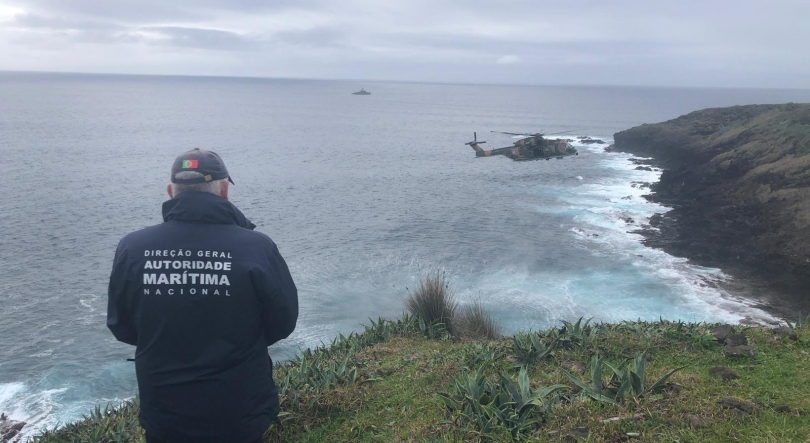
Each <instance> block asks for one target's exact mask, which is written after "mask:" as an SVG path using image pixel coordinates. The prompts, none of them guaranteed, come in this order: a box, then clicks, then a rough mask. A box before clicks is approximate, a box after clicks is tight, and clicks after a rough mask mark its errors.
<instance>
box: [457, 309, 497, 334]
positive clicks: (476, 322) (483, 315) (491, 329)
mask: <svg viewBox="0 0 810 443" xmlns="http://www.w3.org/2000/svg"><path fill="white" fill-rule="evenodd" d="M453 329H454V330H455V333H456V336H458V337H465V338H471V339H475V340H495V339H497V338H498V337H500V335H501V334H500V328H499V327H498V325H497V324H496V323H495V320H493V319H492V317H491V316H490V315H489V313H488V312H487V311H486V310H485V309H484V306H483V304H482V303H481V302H480V301H479V300H476V301H475V302H473V303H471V304H468V305H464V306H462V307H461V308H459V309H458V311H457V313H456V316H455V318H454V319H453Z"/></svg>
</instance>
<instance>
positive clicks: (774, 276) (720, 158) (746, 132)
mask: <svg viewBox="0 0 810 443" xmlns="http://www.w3.org/2000/svg"><path fill="white" fill-rule="evenodd" d="M614 138H615V148H614V149H615V150H617V151H624V152H630V153H633V154H635V155H639V156H645V157H652V158H654V160H653V162H654V163H656V164H657V166H660V167H661V168H663V169H664V170H665V172H664V173H663V175H662V176H661V180H660V182H659V183H658V184H656V185H654V186H653V191H654V193H655V194H654V196H652V197H651V198H654V199H655V201H657V202H660V203H663V204H665V205H668V206H671V207H672V208H673V210H672V211H670V212H668V213H667V214H665V215H664V216H662V217H655V218H653V219H652V220H651V225H652V226H653V227H654V228H658V230H647V231H646V237H647V240H646V243H647V244H649V245H650V246H655V247H662V248H664V249H665V250H667V251H668V252H670V253H673V254H675V255H678V256H683V257H688V258H690V259H692V260H693V261H694V262H695V263H697V264H701V265H705V266H712V267H719V268H721V269H724V270H726V271H727V272H729V273H731V274H732V275H734V276H735V277H736V278H737V279H746V280H749V281H751V282H753V283H755V285H756V286H757V287H759V288H760V289H761V290H762V292H767V293H769V294H771V295H772V296H771V302H773V301H775V302H776V304H777V305H778V306H779V307H780V308H781V310H782V311H783V312H787V311H796V310H804V312H805V313H806V312H807V311H808V310H810V104H794V103H788V104H783V105H751V106H734V107H730V108H716V109H704V110H702V111H696V112H692V113H690V114H687V115H684V116H681V117H678V118H676V119H674V120H670V121H666V122H663V123H656V124H645V125H641V126H638V127H635V128H632V129H628V130H626V131H622V132H619V133H617V134H615V137H614ZM774 295H775V296H774Z"/></svg>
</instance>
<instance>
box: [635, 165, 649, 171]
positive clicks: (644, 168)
mask: <svg viewBox="0 0 810 443" xmlns="http://www.w3.org/2000/svg"><path fill="white" fill-rule="evenodd" d="M652 170H653V169H652V168H651V167H649V166H636V171H652Z"/></svg>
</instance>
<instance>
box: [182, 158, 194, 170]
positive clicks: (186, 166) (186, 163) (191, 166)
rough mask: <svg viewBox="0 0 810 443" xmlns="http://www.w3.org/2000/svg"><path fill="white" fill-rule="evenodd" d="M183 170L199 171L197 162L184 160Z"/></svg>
mask: <svg viewBox="0 0 810 443" xmlns="http://www.w3.org/2000/svg"><path fill="white" fill-rule="evenodd" d="M183 169H197V160H183Z"/></svg>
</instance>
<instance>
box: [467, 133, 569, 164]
mask: <svg viewBox="0 0 810 443" xmlns="http://www.w3.org/2000/svg"><path fill="white" fill-rule="evenodd" d="M490 132H495V133H498V134H506V135H517V136H522V137H524V138H521V139H519V140H517V141H515V143H514V144H513V145H512V146H507V147H505V148H496V149H490V150H489V151H485V150H484V149H483V148H481V146H479V145H482V144H484V143H486V142H485V141H480V142H479V141H478V134H477V133H475V132H473V141H471V142H467V143H465V145H467V146H470V147H472V148H473V150H474V151H475V156H476V157H492V156H494V155H503V156H504V157H508V158H511V159H512V160H515V161H527V160H551V159H552V158H556V159H558V160H559V159H562V158H564V157H566V156H569V155H579V153H578V152H577V150H576V148H574V147H573V146H571V144H570V143H568V140H566V139H563V138H556V139H550V138H545V137H546V136H547V135H559V134H567V133H570V132H576V131H565V132H555V133H551V134H543V133H535V134H527V133H516V132H503V131H490Z"/></svg>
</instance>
